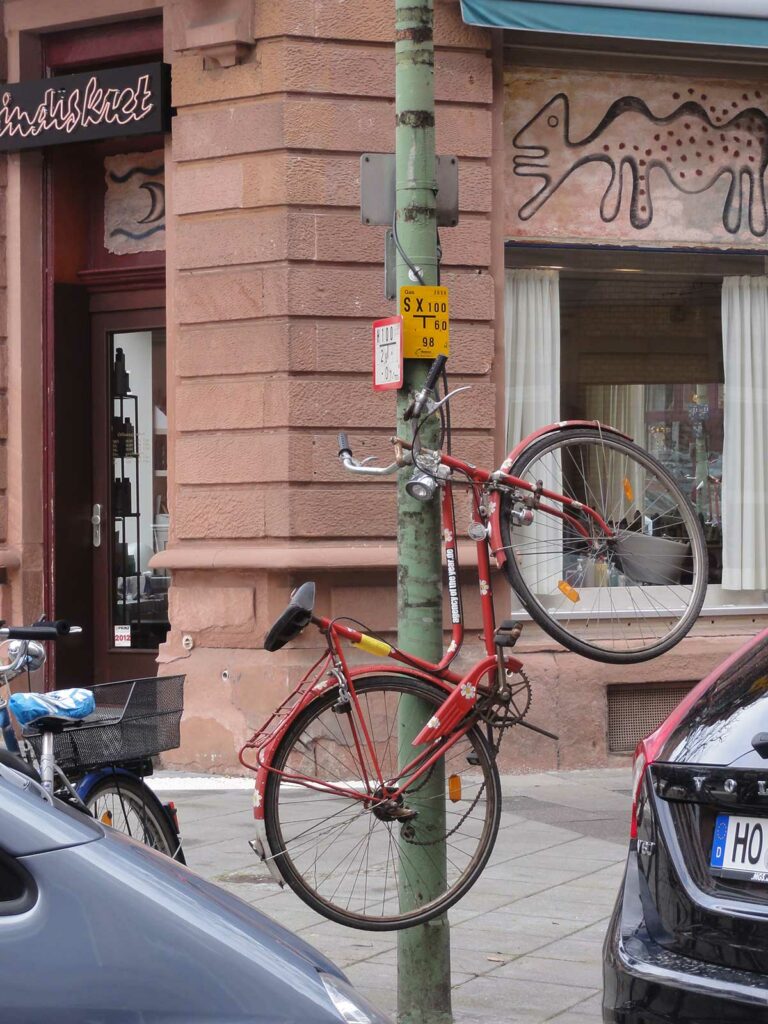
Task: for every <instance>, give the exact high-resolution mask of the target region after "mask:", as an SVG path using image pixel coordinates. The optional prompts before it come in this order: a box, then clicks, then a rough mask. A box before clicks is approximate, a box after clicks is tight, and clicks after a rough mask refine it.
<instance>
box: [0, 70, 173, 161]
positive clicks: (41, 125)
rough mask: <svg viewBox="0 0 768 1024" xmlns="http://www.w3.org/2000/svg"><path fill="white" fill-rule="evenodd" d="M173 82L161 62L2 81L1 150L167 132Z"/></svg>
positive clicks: (0, 109)
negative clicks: (13, 83) (52, 76)
mask: <svg viewBox="0 0 768 1024" xmlns="http://www.w3.org/2000/svg"><path fill="white" fill-rule="evenodd" d="M169 87H170V67H169V65H167V64H161V63H159V62H158V63H154V64H136V65H133V66H132V67H127V68H107V69H105V70H103V71H89V72H85V73H81V74H76V75H61V76H60V77H58V78H43V79H40V80H37V81H34V82H19V83H17V84H15V85H6V86H0V152H10V151H14V150H17V149H34V148H37V147H40V146H57V145H59V144H60V143H62V142H87V141H90V140H92V139H108V138H113V137H114V136H119V135H144V134H146V133H148V132H162V131H167V130H168V128H169V126H170V115H171V107H170V88H169Z"/></svg>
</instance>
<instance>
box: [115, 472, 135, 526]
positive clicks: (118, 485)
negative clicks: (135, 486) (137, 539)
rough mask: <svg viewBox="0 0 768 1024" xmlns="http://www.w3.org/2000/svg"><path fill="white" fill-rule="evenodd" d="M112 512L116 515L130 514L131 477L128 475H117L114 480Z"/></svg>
mask: <svg viewBox="0 0 768 1024" xmlns="http://www.w3.org/2000/svg"><path fill="white" fill-rule="evenodd" d="M112 513H113V515H116V516H128V515H130V514H131V479H130V477H118V478H117V480H115V490H114V500H113V502H112Z"/></svg>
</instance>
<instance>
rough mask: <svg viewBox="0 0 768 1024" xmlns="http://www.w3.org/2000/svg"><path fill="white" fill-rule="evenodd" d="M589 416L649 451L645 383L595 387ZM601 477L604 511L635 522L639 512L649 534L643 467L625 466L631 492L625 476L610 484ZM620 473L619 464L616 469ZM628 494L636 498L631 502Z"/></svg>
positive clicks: (590, 393)
mask: <svg viewBox="0 0 768 1024" xmlns="http://www.w3.org/2000/svg"><path fill="white" fill-rule="evenodd" d="M586 391H587V395H586V414H587V419H590V420H599V421H600V423H605V424H607V425H608V426H610V427H616V429H617V430H620V431H621V432H622V433H623V434H628V435H629V437H631V438H632V440H633V441H634V442H635V443H636V444H638V445H640V447H641V448H647V447H648V445H647V443H646V436H645V385H644V384H593V385H589V386H588V387H587V389H586ZM601 468H602V472H601V473H600V474H598V478H599V479H600V480H602V486H603V489H604V493H602V495H601V498H602V501H603V502H604V504H603V508H605V509H612V510H614V511H615V514H616V516H617V518H619V519H622V518H626V519H627V520H628V521H631V520H632V518H633V517H634V516H635V515H636V514H637V513H638V512H639V513H640V515H642V516H643V517H644V523H643V530H644V531H647V525H648V524H647V522H645V506H646V503H647V500H648V497H649V496H648V495H647V494H646V481H645V473H644V471H643V469H642V467H641V466H638V465H636V464H635V463H632V464H631V465H630V466H629V467H625V468H626V470H627V472H628V474H629V475H628V477H627V478H626V479H628V480H629V483H630V488H629V491H627V487H626V484H625V477H624V476H623V475H622V476H621V477H620V478H619V477H617V479H615V480H611V481H606V480H605V479H604V478H603V476H602V474H603V473H604V472H605V469H604V467H601ZM616 468H617V470H618V468H619V467H618V465H617V466H616ZM593 486H594V489H595V493H596V494H600V493H601V492H600V487H599V485H598V484H597V480H595V481H594V482H593ZM628 494H631V495H632V499H631V501H630V500H628Z"/></svg>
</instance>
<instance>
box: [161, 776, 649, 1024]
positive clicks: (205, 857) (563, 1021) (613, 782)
mask: <svg viewBox="0 0 768 1024" xmlns="http://www.w3.org/2000/svg"><path fill="white" fill-rule="evenodd" d="M153 783H154V788H155V789H157V790H158V791H161V792H162V797H163V799H173V800H175V801H176V805H177V807H178V809H179V818H180V822H181V825H182V830H183V836H184V847H185V850H186V855H187V860H188V862H189V864H190V866H191V867H192V868H194V869H195V870H196V871H198V872H199V873H200V874H202V875H204V876H205V877H206V878H210V879H212V880H214V881H216V882H218V883H219V884H220V885H223V886H224V887H225V888H226V889H229V890H230V891H231V892H233V893H235V894H236V895H238V896H240V897H241V898H242V899H244V900H247V901H248V902H249V903H253V904H254V905H255V906H258V908H259V909H260V910H263V911H264V912H265V913H267V914H269V915H270V916H271V917H273V918H275V919H276V920H278V921H280V923H281V924H284V925H285V926H286V927H288V928H290V929H292V930H293V931H295V932H298V933H299V934H300V935H301V936H302V937H303V938H305V939H306V940H307V941H309V942H311V943H312V944H313V945H314V946H316V947H317V948H318V949H320V950H322V951H323V952H324V953H325V954H327V955H328V956H329V957H330V958H331V959H332V960H334V961H335V963H337V964H338V965H339V966H340V967H341V968H343V969H344V971H345V972H346V973H347V975H348V976H349V977H350V979H351V980H352V981H353V982H354V983H355V984H356V985H357V987H358V988H359V989H360V990H361V991H362V992H364V993H365V994H366V995H367V996H369V998H370V999H372V1000H373V1001H374V1002H375V1003H377V1004H378V1005H379V1006H380V1007H381V1008H382V1009H384V1010H386V1011H387V1012H388V1013H390V1014H391V1015H392V1016H393V1018H394V1016H395V1012H396V1007H397V967H396V963H397V937H396V934H395V933H392V932H390V933H377V932H363V931H357V930H353V929H349V928H344V927H342V926H341V925H337V924H334V923H333V922H331V921H326V920H325V919H324V918H322V917H320V916H318V915H317V914H316V913H315V912H314V911H312V910H311V909H310V908H309V907H307V906H306V905H305V904H304V903H302V902H301V900H299V899H298V897H296V896H295V895H294V894H293V893H292V892H291V891H290V890H289V889H285V890H282V891H281V890H280V888H279V887H278V886H277V885H275V884H274V882H272V880H271V878H270V876H269V874H268V872H267V871H266V869H265V868H264V867H263V865H262V864H260V863H259V861H258V860H257V859H256V857H255V856H254V855H253V854H252V853H251V851H250V849H249V847H248V845H247V844H248V839H249V838H251V836H252V833H253V829H252V824H251V822H252V818H251V793H252V785H251V783H250V782H249V780H213V779H210V778H206V777H199V778H190V777H184V778H183V779H180V778H178V777H176V776H174V775H173V774H172V773H159V774H158V776H156V778H155V779H154V780H153ZM217 786H228V787H229V788H215V787H217ZM503 792H504V807H503V812H502V821H501V829H500V832H499V838H498V842H497V844H496V848H495V850H494V852H493V855H492V857H491V860H490V863H489V865H488V867H487V868H486V870H485V872H484V874H483V876H482V878H481V879H480V880H479V881H478V882H477V884H476V885H475V886H474V888H473V889H472V890H471V891H470V892H469V894H468V895H467V896H466V897H465V898H464V899H463V900H462V901H461V902H460V903H459V904H457V906H456V907H455V908H454V909H453V910H452V911H451V912H450V915H449V917H450V922H451V959H452V984H453V1014H454V1019H455V1020H456V1022H457V1024H474V1022H477V1024H492V1022H493V1024H496V1022H498V1024H544V1022H545V1021H546V1022H550V1021H553V1022H554V1021H556V1022H557V1024H587V1022H589V1024H599V1022H600V1021H601V1019H602V1017H601V1012H600V1000H601V992H600V990H601V947H602V942H603V936H604V934H605V929H606V925H607V923H608V918H609V916H610V913H611V910H612V907H613V903H614V899H615V896H616V892H617V889H618V886H619V883H620V880H621V875H622V870H623V863H624V859H625V856H626V850H627V842H628V838H629V813H630V771H629V769H628V768H627V769H606V770H599V771H597V770H596V771H580V772H548V773H546V774H540V775H526V776H506V777H505V778H504V779H503Z"/></svg>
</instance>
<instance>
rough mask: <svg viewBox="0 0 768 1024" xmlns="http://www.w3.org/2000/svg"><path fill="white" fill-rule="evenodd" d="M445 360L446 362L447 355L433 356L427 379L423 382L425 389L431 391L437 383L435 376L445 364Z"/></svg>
mask: <svg viewBox="0 0 768 1024" xmlns="http://www.w3.org/2000/svg"><path fill="white" fill-rule="evenodd" d="M447 362H448V356H436V357H435V361H434V362H433V363H432V365H431V367H430V368H429V373H428V374H427V379H426V381H425V382H424V387H425V388H426V389H427V391H432V390H433V388H434V386H435V384H436V383H437V378H438V377H439V376H440V374H441V373H442V372H443V367H444V366H445V364H446V363H447Z"/></svg>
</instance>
